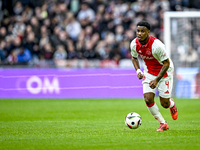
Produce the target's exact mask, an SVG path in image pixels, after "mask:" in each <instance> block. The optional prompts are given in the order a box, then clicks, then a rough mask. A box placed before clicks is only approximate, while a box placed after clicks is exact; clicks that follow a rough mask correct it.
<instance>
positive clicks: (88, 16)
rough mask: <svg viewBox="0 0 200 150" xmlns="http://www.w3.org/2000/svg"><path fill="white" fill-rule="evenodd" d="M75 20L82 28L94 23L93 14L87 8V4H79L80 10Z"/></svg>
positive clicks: (92, 11)
mask: <svg viewBox="0 0 200 150" xmlns="http://www.w3.org/2000/svg"><path fill="white" fill-rule="evenodd" d="M77 19H78V20H79V21H80V23H81V25H82V26H83V27H85V26H87V25H89V24H90V23H91V22H93V21H94V19H95V12H94V10H92V9H91V8H90V7H89V5H88V3H82V4H81V10H80V11H79V12H78V15H77Z"/></svg>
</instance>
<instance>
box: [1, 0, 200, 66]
mask: <svg viewBox="0 0 200 150" xmlns="http://www.w3.org/2000/svg"><path fill="white" fill-rule="evenodd" d="M199 4H200V2H199V0H195V1H192V0H160V1H158V0H124V1H122V0H111V1H107V0H79V1H78V0H40V1H36V0H1V1H0V8H1V9H0V11H1V12H0V14H1V16H0V23H1V24H0V65H1V67H10V66H12V67H19V66H20V65H22V66H23V67H33V68H34V67H36V68H49V67H58V68H60V67H68V68H88V67H89V68H93V67H94V68H108V67H109V68H116V67H120V68H121V67H122V68H123V67H125V68H127V67H131V65H130V62H129V61H126V60H130V58H131V55H130V49H129V43H130V41H131V40H132V39H133V38H135V28H136V23H137V22H138V21H140V20H143V19H146V20H148V21H149V22H150V23H151V25H152V34H153V36H155V37H157V38H159V39H161V40H163V13H164V12H165V11H184V10H185V9H187V10H189V9H192V10H199V9H200V5H199ZM196 39H200V34H196ZM195 41H196V43H194V45H195V47H192V48H190V49H191V51H192V50H193V51H194V53H193V55H192V56H193V57H191V58H195V60H194V61H199V59H198V58H197V57H195V56H194V55H199V54H200V42H198V41H199V40H195ZM183 57H184V56H182V58H183ZM190 61H191V60H190ZM126 62H127V63H126Z"/></svg>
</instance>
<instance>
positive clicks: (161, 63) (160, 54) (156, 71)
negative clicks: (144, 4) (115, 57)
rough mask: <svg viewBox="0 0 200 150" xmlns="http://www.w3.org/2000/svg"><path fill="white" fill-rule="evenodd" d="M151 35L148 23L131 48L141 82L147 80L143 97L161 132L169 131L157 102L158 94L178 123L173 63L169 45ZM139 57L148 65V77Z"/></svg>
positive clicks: (139, 26)
mask: <svg viewBox="0 0 200 150" xmlns="http://www.w3.org/2000/svg"><path fill="white" fill-rule="evenodd" d="M149 34H150V24H149V23H148V22H146V21H141V22H139V23H137V28H136V35H137V38H135V39H133V40H132V42H131V44H130V48H131V55H132V63H133V65H134V68H135V70H136V71H137V76H138V78H139V79H143V81H142V84H143V94H144V100H145V102H146V105H147V108H148V110H149V111H150V113H151V114H152V115H153V117H154V118H155V119H156V120H157V121H158V122H159V123H160V126H159V128H158V129H157V131H165V130H167V129H169V125H168V124H167V122H166V121H165V119H164V118H163V116H162V115H161V113H160V111H159V108H158V106H157V105H156V103H155V101H154V97H155V93H156V90H157V89H158V91H159V98H160V103H161V105H162V107H164V108H169V109H170V112H171V116H172V118H173V119H174V120H176V119H177V118H178V110H177V107H176V105H175V102H174V100H173V99H172V98H170V97H171V92H172V86H173V71H174V66H173V62H172V61H171V59H170V58H169V56H168V55H167V54H166V51H165V45H164V44H163V43H162V42H161V41H160V40H159V39H157V38H155V37H152V36H150V35H149ZM138 55H140V57H141V58H142V59H143V61H144V73H143V72H142V71H141V70H140V64H139V61H138Z"/></svg>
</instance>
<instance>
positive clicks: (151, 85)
mask: <svg viewBox="0 0 200 150" xmlns="http://www.w3.org/2000/svg"><path fill="white" fill-rule="evenodd" d="M157 84H158V82H157V81H156V80H152V81H150V83H149V87H150V88H152V89H155V88H156V86H157Z"/></svg>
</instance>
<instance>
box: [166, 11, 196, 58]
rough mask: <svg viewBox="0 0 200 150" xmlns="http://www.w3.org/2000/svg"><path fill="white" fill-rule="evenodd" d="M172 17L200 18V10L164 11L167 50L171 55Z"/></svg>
mask: <svg viewBox="0 0 200 150" xmlns="http://www.w3.org/2000/svg"><path fill="white" fill-rule="evenodd" d="M171 18H200V12H199V11H179V12H172V11H168V12H165V13H164V43H165V46H166V51H167V53H168V54H169V56H170V57H171V29H172V25H171Z"/></svg>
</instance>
